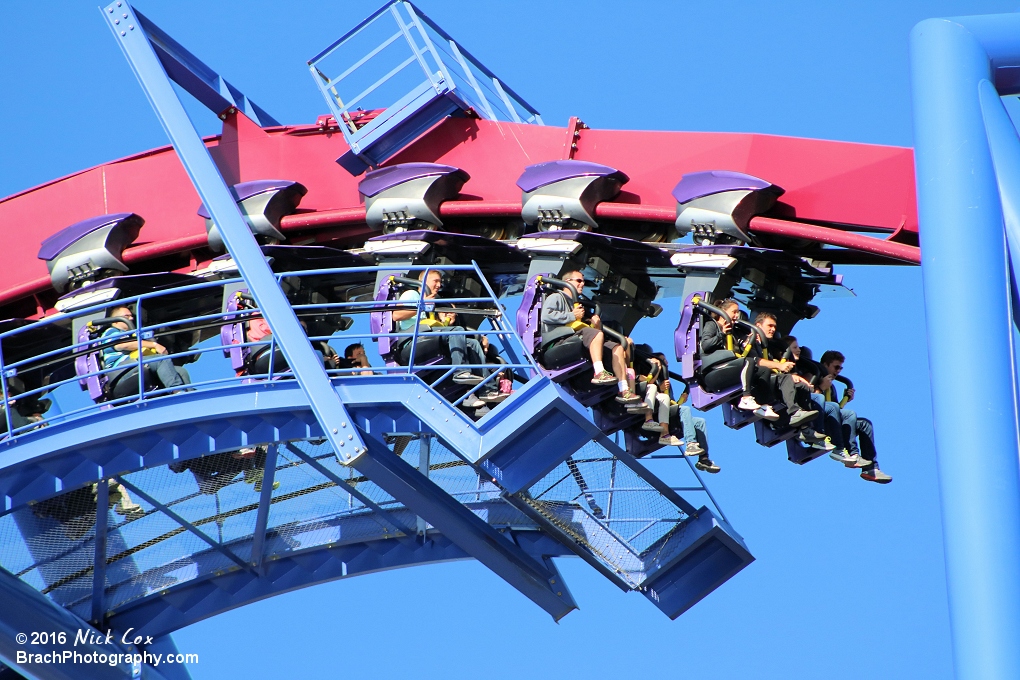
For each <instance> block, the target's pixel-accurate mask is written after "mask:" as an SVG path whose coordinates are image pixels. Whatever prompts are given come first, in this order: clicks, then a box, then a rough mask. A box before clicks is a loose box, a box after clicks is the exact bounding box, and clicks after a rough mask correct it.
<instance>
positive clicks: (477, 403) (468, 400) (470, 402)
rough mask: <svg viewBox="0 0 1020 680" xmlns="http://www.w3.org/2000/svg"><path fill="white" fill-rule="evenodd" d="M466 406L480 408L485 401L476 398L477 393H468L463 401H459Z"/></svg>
mask: <svg viewBox="0 0 1020 680" xmlns="http://www.w3.org/2000/svg"><path fill="white" fill-rule="evenodd" d="M460 403H461V404H462V405H463V406H464V407H466V408H481V407H483V406H485V402H484V401H482V400H481V399H479V398H478V395H475V394H469V395H468V396H466V397H464V401H462V402H460Z"/></svg>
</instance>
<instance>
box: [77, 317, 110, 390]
mask: <svg viewBox="0 0 1020 680" xmlns="http://www.w3.org/2000/svg"><path fill="white" fill-rule="evenodd" d="M92 339H93V335H92V329H90V327H89V325H88V324H86V325H84V326H82V327H81V329H79V331H78V337H77V338H75V341H76V342H77V344H79V345H80V344H82V343H85V342H88V341H89V340H92ZM92 347H95V345H90V347H89V349H91V348H92ZM99 370H100V366H99V351H98V349H97V350H95V351H86V353H83V354H79V355H78V356H77V357H75V359H74V374H75V375H77V376H87V377H79V378H78V384H79V385H81V388H82V389H83V390H88V391H89V397H91V398H92V401H95V402H99V401H101V400H102V398H103V396H104V394H103V386H104V385H105V384H106V383H107V381H108V380H109V376H108V375H106V374H103V375H89V374H90V373H98V372H99Z"/></svg>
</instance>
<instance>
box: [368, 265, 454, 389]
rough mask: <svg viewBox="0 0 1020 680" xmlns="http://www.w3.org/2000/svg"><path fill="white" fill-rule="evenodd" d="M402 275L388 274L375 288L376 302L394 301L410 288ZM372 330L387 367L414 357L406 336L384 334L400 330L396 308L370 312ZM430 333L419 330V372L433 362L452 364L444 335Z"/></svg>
mask: <svg viewBox="0 0 1020 680" xmlns="http://www.w3.org/2000/svg"><path fill="white" fill-rule="evenodd" d="M401 279H402V277H398V276H388V277H386V278H385V279H383V281H382V282H381V283H380V284H379V287H378V288H377V289H376V291H375V300H376V302H390V301H392V300H396V299H397V298H398V297H400V294H401V293H402V292H404V291H405V290H407V289H408V287H409V286H410V283H409V282H408V280H407V279H403V280H401ZM368 324H369V329H370V330H371V332H372V334H373V335H375V336H376V337H375V341H376V343H377V344H378V347H379V356H381V357H382V358H383V360H384V361H385V362H386V365H387V366H406V365H407V364H408V361H409V359H410V351H409V348H408V346H407V343H408V340H409V339H405V338H394V337H389V336H385V335H381V334H384V333H397V332H399V331H397V324H396V322H395V321H393V310H392V309H385V310H377V311H374V312H372V313H371V314H370V315H369V321H368ZM423 335H424V336H428V333H419V337H418V345H417V347H416V348H415V351H414V365H415V373H417V372H418V368H417V367H418V366H421V367H423V368H424V367H427V366H431V365H433V364H444V363H448V362H449V360H448V357H446V355H445V354H444V352H443V349H442V344H443V343H442V342H441V341H440V338H438V337H437V338H431V337H427V338H424V340H425V341H424V342H423V338H422V336H423Z"/></svg>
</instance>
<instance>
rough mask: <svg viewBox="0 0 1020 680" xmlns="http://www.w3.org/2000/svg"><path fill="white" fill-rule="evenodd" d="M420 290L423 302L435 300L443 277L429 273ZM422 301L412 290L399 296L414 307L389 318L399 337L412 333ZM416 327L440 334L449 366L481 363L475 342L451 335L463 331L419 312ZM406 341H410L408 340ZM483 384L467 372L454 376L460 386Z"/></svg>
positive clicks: (421, 274)
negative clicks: (441, 334)
mask: <svg viewBox="0 0 1020 680" xmlns="http://www.w3.org/2000/svg"><path fill="white" fill-rule="evenodd" d="M424 275H425V271H424V270H423V271H422V272H421V273H420V274H419V275H418V279H419V280H421V278H422V277H423V276H424ZM422 287H423V288H424V293H425V295H424V298H425V299H426V300H435V299H436V297H437V296H438V295H439V291H440V289H441V288H442V287H443V275H442V274H440V273H439V271H438V270H435V269H430V270H428V276H427V277H426V279H425V281H424V283H423V285H422ZM421 298H422V295H421V293H420V292H419V291H418V290H416V289H414V288H412V289H409V290H405V291H404V292H403V293H401V294H400V297H399V299H400V300H403V301H406V302H409V303H415V304H414V306H411V307H409V308H405V309H395V310H393V314H392V318H393V321H394V322H395V323H396V325H397V332H398V333H410V332H412V331H413V330H414V327H415V317H416V316H418V312H417V309H416V306H417V302H418V300H419V299H421ZM417 325H418V331H419V332H424V331H429V332H436V333H443V342H444V344H445V345H446V347H447V349H448V350H449V352H450V363H451V364H453V365H454V366H463V365H465V364H480V363H482V361H483V359H482V348H481V345H479V344H478V341H477V340H475V339H474V338H468V337H467V336H466V335H463V334H460V333H453V332H452V331H463V330H464V329H463V328H461V327H460V326H443V325H442V323H441V322H440V321H439V319H438V318H437V317H436V315H435V314H434V313H432V312H425V311H422V313H421V316H420V317H419V318H418V322H417ZM409 341H410V339H408V342H409ZM482 380H483V378H482V376H479V375H475V374H474V373H472V372H471V371H470V370H468V369H461V370H459V371H457V372H456V373H454V374H453V381H454V382H455V383H458V384H461V385H477V384H478V383H480V382H481V381H482Z"/></svg>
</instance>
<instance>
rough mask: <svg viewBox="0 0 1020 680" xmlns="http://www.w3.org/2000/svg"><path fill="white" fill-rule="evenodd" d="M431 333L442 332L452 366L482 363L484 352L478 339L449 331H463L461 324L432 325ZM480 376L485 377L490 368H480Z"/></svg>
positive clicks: (423, 328) (483, 361)
mask: <svg viewBox="0 0 1020 680" xmlns="http://www.w3.org/2000/svg"><path fill="white" fill-rule="evenodd" d="M425 328H426V327H425V326H422V327H420V328H419V329H418V330H419V331H422V330H425ZM429 330H430V331H432V332H433V333H444V334H446V337H444V338H443V340H444V341H446V347H447V349H448V350H449V351H450V363H451V364H453V365H454V366H461V365H463V364H465V363H468V364H484V363H485V353H484V352H483V351H482V343H480V342H478V340H476V339H474V338H472V337H470V336H467V335H453V334H451V331H458V332H462V331H464V328H463V327H462V326H432V327H431V328H430V329H429ZM481 373H482V377H483V378H487V377H488V376H489V374H490V373H492V370H491V369H487V368H486V369H482V371H481Z"/></svg>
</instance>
